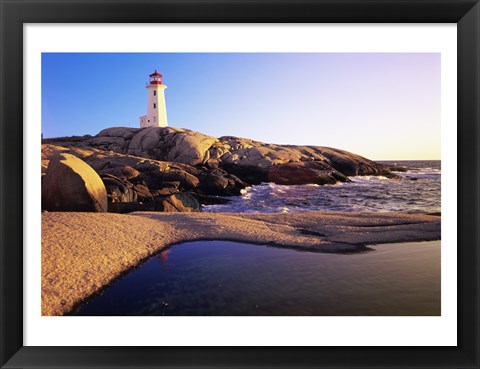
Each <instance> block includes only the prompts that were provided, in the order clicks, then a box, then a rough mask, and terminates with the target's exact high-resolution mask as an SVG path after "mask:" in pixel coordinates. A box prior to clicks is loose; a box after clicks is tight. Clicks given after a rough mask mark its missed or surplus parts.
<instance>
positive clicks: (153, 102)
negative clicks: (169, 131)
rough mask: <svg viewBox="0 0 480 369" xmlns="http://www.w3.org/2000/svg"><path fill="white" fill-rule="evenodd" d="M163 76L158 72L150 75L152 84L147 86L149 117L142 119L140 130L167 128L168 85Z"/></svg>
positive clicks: (145, 116)
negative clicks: (166, 97)
mask: <svg viewBox="0 0 480 369" xmlns="http://www.w3.org/2000/svg"><path fill="white" fill-rule="evenodd" d="M162 78H163V76H162V75H161V74H160V73H158V72H157V71H156V70H155V72H154V73H152V74H150V83H149V84H148V85H147V90H148V98H147V103H148V105H147V115H144V116H142V117H140V128H144V127H166V126H167V125H168V124H167V107H166V105H165V89H166V88H167V86H166V85H164V84H163V82H162Z"/></svg>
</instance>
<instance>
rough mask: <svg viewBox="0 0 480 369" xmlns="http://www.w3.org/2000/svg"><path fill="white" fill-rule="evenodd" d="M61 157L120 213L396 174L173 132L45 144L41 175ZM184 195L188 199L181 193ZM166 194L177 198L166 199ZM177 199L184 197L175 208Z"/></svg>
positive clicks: (112, 132) (343, 155)
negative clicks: (78, 162)
mask: <svg viewBox="0 0 480 369" xmlns="http://www.w3.org/2000/svg"><path fill="white" fill-rule="evenodd" d="M58 153H67V154H71V155H74V156H76V157H78V158H79V159H82V160H83V161H85V162H86V163H87V164H88V165H90V166H91V167H92V168H93V169H94V170H95V171H96V172H97V173H98V174H99V175H100V176H101V178H102V180H103V182H104V183H105V186H106V190H107V192H108V200H109V203H110V204H116V205H112V206H109V208H110V210H111V211H118V210H119V209H121V211H120V212H124V211H128V209H133V210H142V209H143V210H163V211H166V210H167V209H170V210H173V209H182V210H181V211H185V209H187V210H188V211H196V204H195V202H194V201H190V199H189V196H196V200H195V201H199V200H201V201H202V202H206V203H210V202H211V197H212V196H231V195H239V194H240V193H241V190H242V189H243V188H245V187H247V186H248V185H252V184H259V183H262V182H274V183H277V184H283V185H299V184H310V183H313V184H320V185H323V184H333V183H336V182H347V181H349V179H348V176H357V175H383V176H387V177H390V178H394V177H395V174H392V173H391V171H390V169H389V168H387V167H385V166H383V165H381V164H379V163H376V162H374V161H371V160H369V159H366V158H364V157H362V156H359V155H356V154H353V153H350V152H347V151H343V150H338V149H333V148H328V147H321V146H292V145H275V144H268V143H263V142H259V141H254V140H250V139H246V138H239V137H232V136H225V137H220V138H218V139H217V138H215V137H212V136H208V135H205V134H202V133H200V132H195V131H191V130H186V129H180V128H173V127H164V128H160V127H148V128H143V129H140V128H128V127H115V128H108V129H104V130H103V131H101V132H100V133H99V134H98V135H96V136H93V137H92V136H82V137H79V136H76V137H70V138H69V137H63V138H58V139H46V140H44V145H43V146H42V173H45V172H46V168H47V165H48V161H49V159H50V158H51V157H52V155H54V154H58ZM186 192H188V193H189V194H190V195H185V196H183V195H180V194H183V193H186ZM169 196H170V197H171V199H174V200H175V201H173V200H172V201H173V202H172V201H170V202H169V201H168V200H167V197H169ZM172 196H173V197H172ZM209 197H210V199H209ZM179 198H182V199H184V200H185V199H187V198H188V199H189V200H188V201H187V200H185V201H183V200H182V201H181V202H182V204H183V205H179V204H178V199H179ZM118 203H130V205H127V204H122V205H118ZM159 204H160V205H159ZM168 204H170V205H171V206H170V205H168ZM177 205H178V206H177ZM115 209H116V210H115Z"/></svg>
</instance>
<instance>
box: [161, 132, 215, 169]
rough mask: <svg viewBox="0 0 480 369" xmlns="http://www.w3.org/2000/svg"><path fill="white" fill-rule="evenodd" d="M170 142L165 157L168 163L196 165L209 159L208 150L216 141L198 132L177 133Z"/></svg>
mask: <svg viewBox="0 0 480 369" xmlns="http://www.w3.org/2000/svg"><path fill="white" fill-rule="evenodd" d="M172 141H173V142H172V143H173V144H172V145H171V150H170V152H169V153H168V157H167V158H168V160H169V161H174V162H180V163H184V164H189V165H198V164H202V163H204V162H205V161H207V160H208V159H209V157H208V155H207V154H208V149H209V148H210V146H212V144H213V143H215V142H216V141H217V139H216V138H215V137H211V136H207V135H204V134H202V133H199V132H195V131H185V132H181V133H177V134H176V135H175V136H174V137H173V138H172Z"/></svg>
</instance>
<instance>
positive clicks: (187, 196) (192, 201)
mask: <svg viewBox="0 0 480 369" xmlns="http://www.w3.org/2000/svg"><path fill="white" fill-rule="evenodd" d="M155 210H158V211H165V212H198V211H201V205H200V203H199V201H198V200H197V197H196V196H195V195H194V194H193V193H191V192H181V193H177V194H174V195H170V196H168V197H165V198H162V199H159V200H158V203H157V205H156V207H155Z"/></svg>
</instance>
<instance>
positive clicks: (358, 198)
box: [204, 162, 441, 213]
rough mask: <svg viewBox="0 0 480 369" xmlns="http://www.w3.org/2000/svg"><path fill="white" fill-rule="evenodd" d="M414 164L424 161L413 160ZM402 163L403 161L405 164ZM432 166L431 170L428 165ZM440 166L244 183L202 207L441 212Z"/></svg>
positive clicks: (259, 210) (260, 210)
mask: <svg viewBox="0 0 480 369" xmlns="http://www.w3.org/2000/svg"><path fill="white" fill-rule="evenodd" d="M415 164H416V165H419V164H423V163H421V162H420V163H419V162H415ZM404 165H405V164H404ZM430 167H432V170H429V169H427V168H430ZM440 174H441V171H440V166H439V163H438V166H437V167H435V166H431V165H430V166H425V167H420V168H412V169H411V170H408V171H407V172H401V173H399V174H398V175H399V177H400V178H399V179H388V178H387V177H384V176H355V177H350V179H351V182H345V183H337V184H335V185H324V186H319V185H311V184H309V185H292V186H288V185H278V184H274V183H261V184H260V185H255V186H251V187H247V188H246V189H245V190H244V191H242V195H241V196H237V197H229V198H225V199H227V200H229V201H228V202H227V203H226V204H219V205H209V206H205V207H204V211H207V212H247V213H282V212H306V211H370V212H406V213H436V212H440V190H441V186H440V179H441V175H440Z"/></svg>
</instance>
